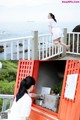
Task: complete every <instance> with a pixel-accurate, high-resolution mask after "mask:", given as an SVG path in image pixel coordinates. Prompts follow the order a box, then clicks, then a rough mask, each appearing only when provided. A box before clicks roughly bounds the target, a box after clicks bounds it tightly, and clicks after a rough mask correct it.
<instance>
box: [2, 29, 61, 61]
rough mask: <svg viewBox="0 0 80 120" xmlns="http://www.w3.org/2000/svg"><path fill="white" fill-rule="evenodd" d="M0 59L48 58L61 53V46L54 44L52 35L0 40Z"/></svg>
mask: <svg viewBox="0 0 80 120" xmlns="http://www.w3.org/2000/svg"><path fill="white" fill-rule="evenodd" d="M0 47H2V49H3V51H2V52H0V60H19V59H23V60H24V59H28V60H31V59H39V60H41V59H43V60H44V59H49V58H52V57H54V56H57V55H60V54H62V53H63V49H62V47H61V46H58V45H54V44H53V40H52V35H50V34H45V35H44V34H43V35H38V31H34V35H33V36H29V37H21V38H13V39H5V40H0Z"/></svg>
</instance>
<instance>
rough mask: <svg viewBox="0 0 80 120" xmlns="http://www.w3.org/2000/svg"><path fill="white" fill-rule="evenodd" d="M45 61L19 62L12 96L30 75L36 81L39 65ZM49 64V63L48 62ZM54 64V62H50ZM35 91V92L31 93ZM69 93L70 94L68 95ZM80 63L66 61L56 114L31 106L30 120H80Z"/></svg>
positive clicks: (34, 105)
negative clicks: (22, 81)
mask: <svg viewBox="0 0 80 120" xmlns="http://www.w3.org/2000/svg"><path fill="white" fill-rule="evenodd" d="M42 62H45V63H46V62H47V61H39V60H19V64H18V71H17V77H16V86H15V92H14V94H15V95H16V93H17V92H18V89H19V85H20V82H21V80H22V79H23V78H25V77H26V76H28V75H30V76H33V77H34V78H35V80H36V81H37V79H38V72H39V68H40V64H41V63H42ZM50 62H51V61H50ZM52 62H54V61H52ZM35 91H36V87H35V90H34V91H33V92H35ZM69 93H70V94H69ZM79 117H80V61H78V60H68V61H66V67H65V73H64V79H63V85H62V92H61V97H60V104H59V109H58V113H55V112H54V111H50V110H48V109H46V108H43V107H41V106H38V105H36V104H34V102H33V105H32V110H31V114H30V119H31V120H80V119H79Z"/></svg>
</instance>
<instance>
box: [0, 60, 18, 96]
mask: <svg viewBox="0 0 80 120" xmlns="http://www.w3.org/2000/svg"><path fill="white" fill-rule="evenodd" d="M0 62H1V63H2V68H1V69H0V94H13V93H14V86H15V81H16V74H17V66H18V61H0Z"/></svg>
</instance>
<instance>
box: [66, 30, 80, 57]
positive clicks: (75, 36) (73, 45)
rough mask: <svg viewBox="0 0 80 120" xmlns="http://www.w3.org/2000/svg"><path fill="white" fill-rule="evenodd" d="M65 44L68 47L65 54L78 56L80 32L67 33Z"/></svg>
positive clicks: (79, 51)
mask: <svg viewBox="0 0 80 120" xmlns="http://www.w3.org/2000/svg"><path fill="white" fill-rule="evenodd" d="M67 44H68V45H70V51H67V53H69V54H76V55H80V32H70V33H67Z"/></svg>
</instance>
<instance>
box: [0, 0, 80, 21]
mask: <svg viewBox="0 0 80 120" xmlns="http://www.w3.org/2000/svg"><path fill="white" fill-rule="evenodd" d="M49 12H52V13H53V14H54V15H55V17H56V19H57V21H59V22H78V23H79V22H80V3H62V0H0V22H15V21H18V22H20V21H47V16H48V13H49Z"/></svg>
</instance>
